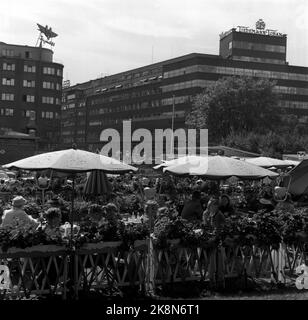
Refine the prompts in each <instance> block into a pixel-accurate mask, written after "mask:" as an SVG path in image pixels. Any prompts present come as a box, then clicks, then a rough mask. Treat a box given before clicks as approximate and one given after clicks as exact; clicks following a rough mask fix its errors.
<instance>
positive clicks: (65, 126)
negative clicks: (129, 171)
mask: <svg viewBox="0 0 308 320" xmlns="http://www.w3.org/2000/svg"><path fill="white" fill-rule="evenodd" d="M286 52H287V36H286V35H285V34H281V33H279V32H277V31H275V30H268V29H265V25H264V22H263V21H262V20H259V21H258V22H257V24H256V28H255V29H252V28H248V27H237V28H233V29H231V30H229V31H227V32H224V33H222V34H221V35H220V50H219V55H212V54H203V53H191V54H188V55H184V56H181V57H178V58H174V59H170V60H166V61H162V62H159V63H155V64H151V65H148V66H145V67H141V68H138V69H134V70H129V71H125V72H122V73H119V74H115V75H111V76H108V77H104V78H100V79H96V80H91V81H88V82H85V83H82V84H77V85H74V86H70V87H68V88H66V89H65V90H64V91H63V102H62V112H61V137H62V143H63V147H70V146H71V145H72V143H77V145H78V147H80V148H84V149H87V150H92V151H96V150H101V148H102V146H103V142H102V141H100V136H101V132H102V130H104V129H106V128H114V129H117V130H118V131H119V132H121V130H122V122H123V120H129V119H130V120H131V121H132V130H134V129H137V128H147V129H150V130H154V129H166V128H171V125H172V122H173V126H174V129H177V128H185V117H186V115H187V113H188V112H189V111H190V110H191V106H192V98H193V97H194V96H195V95H196V94H197V93H200V92H201V91H203V90H204V89H205V88H206V87H208V86H209V85H212V84H213V83H215V82H216V81H217V80H218V79H220V78H222V77H226V76H252V77H257V78H267V79H270V80H274V81H276V86H275V89H274V90H275V91H276V92H277V93H279V108H281V109H284V110H285V111H286V112H285V113H286V114H289V115H290V114H292V115H296V116H297V117H298V119H299V121H301V122H303V123H308V68H307V67H302V66H293V65H289V63H288V62H287V61H286ZM279 108H278V110H277V112H279ZM172 119H173V121H172Z"/></svg>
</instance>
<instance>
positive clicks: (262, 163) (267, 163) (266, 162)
mask: <svg viewBox="0 0 308 320" xmlns="http://www.w3.org/2000/svg"><path fill="white" fill-rule="evenodd" d="M245 162H248V163H251V164H254V165H256V166H259V167H262V168H270V167H275V168H283V167H288V166H290V164H289V163H287V162H285V160H280V159H275V158H269V157H257V158H247V159H245Z"/></svg>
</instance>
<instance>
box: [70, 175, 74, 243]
mask: <svg viewBox="0 0 308 320" xmlns="http://www.w3.org/2000/svg"><path fill="white" fill-rule="evenodd" d="M74 191H75V175H73V183H72V197H71V216H70V224H71V236H70V248H71V249H72V248H73V223H74V216H73V215H74Z"/></svg>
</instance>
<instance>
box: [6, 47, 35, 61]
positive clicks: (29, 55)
mask: <svg viewBox="0 0 308 320" xmlns="http://www.w3.org/2000/svg"><path fill="white" fill-rule="evenodd" d="M1 53H2V56H4V57H14V56H15V53H14V50H12V49H2V52H1ZM25 58H27V59H31V58H32V52H30V51H25Z"/></svg>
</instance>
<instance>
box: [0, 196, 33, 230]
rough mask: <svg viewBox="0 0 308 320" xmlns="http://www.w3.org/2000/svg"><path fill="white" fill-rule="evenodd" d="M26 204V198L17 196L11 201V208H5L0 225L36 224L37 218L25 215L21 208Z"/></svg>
mask: <svg viewBox="0 0 308 320" xmlns="http://www.w3.org/2000/svg"><path fill="white" fill-rule="evenodd" d="M25 204H26V199H25V198H23V197H22V196H17V197H15V198H14V199H13V201H12V209H9V210H5V211H4V213H3V216H2V224H1V227H16V226H24V225H33V226H38V224H39V223H38V222H37V220H35V219H33V218H32V217H31V216H29V215H27V214H26V212H25V211H24V210H23V206H24V205H25Z"/></svg>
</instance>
